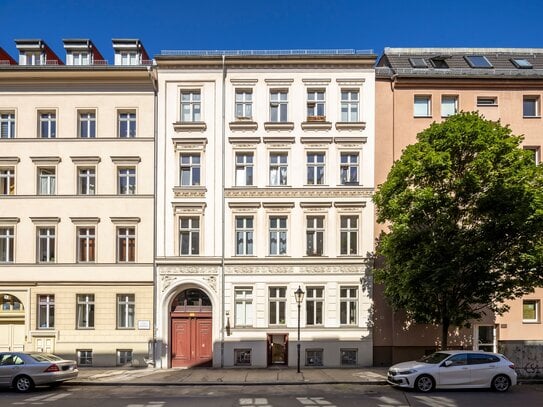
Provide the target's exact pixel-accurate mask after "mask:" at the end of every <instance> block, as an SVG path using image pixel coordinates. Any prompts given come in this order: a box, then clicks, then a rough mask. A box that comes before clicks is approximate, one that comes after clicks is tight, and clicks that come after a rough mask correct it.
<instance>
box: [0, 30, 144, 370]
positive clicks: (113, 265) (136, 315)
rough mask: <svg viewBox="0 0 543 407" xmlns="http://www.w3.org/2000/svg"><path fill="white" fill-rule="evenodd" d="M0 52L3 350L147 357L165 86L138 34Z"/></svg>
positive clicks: (88, 361) (88, 357)
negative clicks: (157, 128) (159, 117)
mask: <svg viewBox="0 0 543 407" xmlns="http://www.w3.org/2000/svg"><path fill="white" fill-rule="evenodd" d="M16 44H17V48H18V50H19V58H18V63H17V62H16V61H15V60H14V59H13V58H11V57H9V55H7V54H6V53H5V52H2V53H0V59H2V61H0V274H1V276H0V298H1V307H0V350H26V351H33V350H35V351H47V352H54V353H56V354H60V355H63V356H66V357H69V358H72V359H76V360H77V362H78V364H79V365H81V366H92V365H98V366H104V365H111V366H114V365H124V364H133V365H143V364H144V363H145V361H144V359H145V358H147V357H148V355H149V346H150V344H151V343H152V338H153V331H152V328H153V237H154V222H153V202H154V182H153V181H154V148H153V147H154V120H153V117H154V95H155V92H154V85H153V81H152V80H151V78H150V75H149V71H148V67H147V66H146V65H149V64H150V61H148V59H149V58H148V57H147V54H146V53H145V51H144V49H143V47H142V45H141V43H140V42H139V41H138V40H113V48H114V53H115V63H114V64H113V65H109V64H108V62H107V61H106V60H105V59H104V58H103V56H102V54H101V53H100V52H99V51H98V50H97V48H96V47H95V46H94V44H93V43H92V41H90V40H82V39H74V40H71V39H70V40H64V49H65V51H66V59H65V61H66V62H64V61H63V60H61V59H60V58H59V57H58V56H57V55H56V54H55V53H54V52H53V51H52V50H51V48H49V47H48V46H47V45H46V44H45V43H44V42H43V41H41V40H16Z"/></svg>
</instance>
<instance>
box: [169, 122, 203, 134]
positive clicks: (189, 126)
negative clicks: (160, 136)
mask: <svg viewBox="0 0 543 407" xmlns="http://www.w3.org/2000/svg"><path fill="white" fill-rule="evenodd" d="M173 129H174V130H175V131H177V132H180V131H204V130H206V129H207V125H206V124H205V122H175V123H173Z"/></svg>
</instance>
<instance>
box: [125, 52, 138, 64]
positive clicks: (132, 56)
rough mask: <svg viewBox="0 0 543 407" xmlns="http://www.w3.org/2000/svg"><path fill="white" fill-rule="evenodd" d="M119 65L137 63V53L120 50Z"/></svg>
mask: <svg viewBox="0 0 543 407" xmlns="http://www.w3.org/2000/svg"><path fill="white" fill-rule="evenodd" d="M121 65H138V53H137V52H128V51H125V52H121Z"/></svg>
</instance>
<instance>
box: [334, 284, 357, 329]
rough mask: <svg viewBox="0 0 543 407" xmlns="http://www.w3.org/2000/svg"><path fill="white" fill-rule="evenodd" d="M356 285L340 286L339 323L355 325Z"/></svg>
mask: <svg viewBox="0 0 543 407" xmlns="http://www.w3.org/2000/svg"><path fill="white" fill-rule="evenodd" d="M357 292H358V290H357V288H356V287H341V288H340V290H339V294H340V318H339V319H340V324H342V325H356V321H357V317H356V312H357V311H356V310H357V308H358V307H357V305H358V296H357Z"/></svg>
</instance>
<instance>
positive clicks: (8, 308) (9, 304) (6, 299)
mask: <svg viewBox="0 0 543 407" xmlns="http://www.w3.org/2000/svg"><path fill="white" fill-rule="evenodd" d="M23 309H24V307H23V304H22V303H21V301H20V300H19V299H18V298H17V297H15V296H13V295H9V294H3V295H2V296H1V297H0V312H21V311H23Z"/></svg>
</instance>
